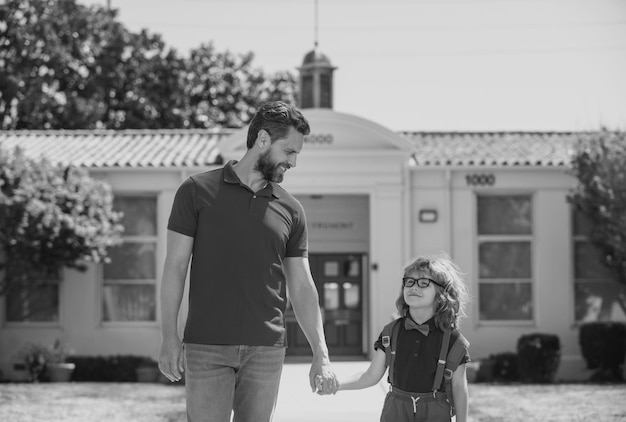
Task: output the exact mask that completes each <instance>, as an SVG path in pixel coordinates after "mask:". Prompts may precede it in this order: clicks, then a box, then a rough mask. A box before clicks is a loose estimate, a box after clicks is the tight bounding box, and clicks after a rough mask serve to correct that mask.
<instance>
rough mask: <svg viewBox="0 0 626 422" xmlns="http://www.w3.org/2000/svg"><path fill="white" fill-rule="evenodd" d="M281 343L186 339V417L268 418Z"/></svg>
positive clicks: (222, 420)
mask: <svg viewBox="0 0 626 422" xmlns="http://www.w3.org/2000/svg"><path fill="white" fill-rule="evenodd" d="M284 360H285V348H284V347H272V346H219V345H205V344H189V343H187V344H185V395H186V399H187V420H188V421H189V422H228V421H230V416H231V411H232V412H233V415H234V417H233V422H253V421H254V422H263V421H267V422H269V421H271V420H272V415H273V414H274V407H275V405H276V397H277V396H278V386H279V384H280V375H281V372H282V369H283V362H284Z"/></svg>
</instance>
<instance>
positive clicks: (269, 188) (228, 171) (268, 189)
mask: <svg viewBox="0 0 626 422" xmlns="http://www.w3.org/2000/svg"><path fill="white" fill-rule="evenodd" d="M235 164H237V161H236V160H231V161H229V162H228V163H226V165H225V166H224V182H226V183H232V184H235V185H240V186H243V187H245V188H246V189H248V190H250V188H249V187H248V186H247V185H246V184H245V183H243V182H242V181H241V179H239V176H237V173H235V169H234V168H233V166H234V165H235ZM275 185H276V184H275V183H274V182H269V183H268V184H267V185H265V187H264V188H263V189H261V190H260V191H258V192H255V193H256V195H258V196H268V197H269V196H273V197H274V198H276V199H278V198H279V195H278V189H276V186H275Z"/></svg>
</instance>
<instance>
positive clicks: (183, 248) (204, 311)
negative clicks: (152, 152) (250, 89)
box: [159, 102, 338, 422]
mask: <svg viewBox="0 0 626 422" xmlns="http://www.w3.org/2000/svg"><path fill="white" fill-rule="evenodd" d="M309 132H310V128H309V124H308V122H307V120H306V119H305V118H304V116H303V115H302V113H301V112H300V111H299V110H297V109H296V108H295V107H292V106H290V105H287V104H285V103H283V102H271V103H266V104H264V105H262V106H261V107H260V109H259V110H258V112H257V113H256V114H255V116H254V117H253V118H252V121H251V122H250V126H249V129H248V138H247V147H248V149H247V151H246V153H245V154H244V156H243V158H242V159H241V161H238V162H237V161H231V162H229V163H227V164H226V165H225V166H224V167H223V168H221V169H218V170H213V171H208V172H205V173H201V174H197V175H194V176H191V177H189V178H188V179H187V180H185V181H184V182H183V183H182V185H181V186H180V187H179V189H178V191H177V193H176V197H175V199H174V205H173V207H172V213H171V215H170V219H169V223H168V234H167V256H166V258H165V266H164V270H163V280H162V285H161V324H162V327H161V331H162V336H163V339H162V344H161V350H160V353H159V368H160V369H161V372H163V374H164V375H165V376H166V377H167V378H168V379H169V380H171V381H177V380H180V378H181V375H182V372H183V370H184V371H185V393H186V399H187V418H188V420H189V421H193V422H197V421H212V422H214V421H224V422H226V421H229V420H230V416H231V411H233V412H234V421H237V422H239V421H241V422H245V421H250V422H251V421H255V422H259V421H269V420H271V418H272V414H273V411H274V406H275V404H276V397H277V395H278V386H279V382H280V375H281V370H282V367H283V362H284V356H285V347H286V341H285V324H284V313H285V307H286V304H287V298H286V294H287V293H288V294H289V299H290V301H291V304H292V307H293V310H294V312H295V314H296V318H297V320H298V323H299V324H300V326H301V327H302V330H303V332H304V334H305V335H306V337H307V339H308V341H309V344H310V346H311V349H312V351H313V362H312V365H311V370H310V373H309V382H310V385H311V389H312V390H313V391H315V390H316V388H319V389H320V390H321V393H322V394H330V393H335V392H336V391H337V387H338V386H337V380H336V378H335V375H334V373H333V372H332V370H331V367H330V361H329V357H328V348H327V345H326V340H325V337H324V331H323V326H322V318H321V312H320V308H319V304H318V300H319V298H318V294H317V290H316V288H315V284H314V283H313V279H312V276H311V271H310V268H309V262H308V244H307V228H306V218H305V214H304V209H303V208H302V205H301V204H300V203H299V202H298V201H297V200H296V199H295V198H294V197H293V196H292V195H290V194H289V193H288V192H287V191H285V190H284V189H283V188H281V187H280V186H279V185H278V183H280V182H281V181H282V180H283V177H284V175H285V173H286V172H287V170H289V169H290V168H292V167H295V166H296V158H297V156H298V154H299V153H300V152H301V151H302V147H303V144H304V136H305V135H308V134H309ZM190 258H191V274H190V288H189V314H188V317H187V323H186V326H185V333H184V347H183V346H182V342H181V339H180V337H179V336H178V332H177V315H178V312H179V308H180V302H181V299H182V295H183V288H184V284H185V277H186V274H187V268H188V264H189V259H190ZM316 383H317V386H316Z"/></svg>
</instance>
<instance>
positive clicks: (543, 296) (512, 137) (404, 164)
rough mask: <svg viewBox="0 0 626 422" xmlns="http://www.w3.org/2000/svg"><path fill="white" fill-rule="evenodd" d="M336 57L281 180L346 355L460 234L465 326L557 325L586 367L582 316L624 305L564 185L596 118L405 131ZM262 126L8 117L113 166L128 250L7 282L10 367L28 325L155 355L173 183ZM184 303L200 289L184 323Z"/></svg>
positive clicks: (100, 166) (331, 333) (315, 73)
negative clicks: (569, 127)
mask: <svg viewBox="0 0 626 422" xmlns="http://www.w3.org/2000/svg"><path fill="white" fill-rule="evenodd" d="M334 69H335V68H334V67H333V66H332V65H331V63H330V60H328V58H327V57H326V56H324V55H323V54H321V53H319V52H318V51H316V50H314V51H312V52H310V53H309V54H307V55H306V56H305V58H304V62H303V64H302V66H301V67H300V79H301V104H300V106H301V107H302V108H303V112H304V114H305V116H306V117H307V118H308V119H309V121H310V124H311V128H312V133H311V135H310V136H308V137H307V138H306V142H305V147H304V150H303V152H302V154H301V155H300V156H299V158H298V165H297V167H296V168H295V169H292V170H291V171H289V172H288V173H287V175H286V176H285V181H284V182H283V183H282V185H283V186H284V187H285V188H286V189H287V190H288V191H290V192H291V193H293V194H294V195H295V196H296V197H297V198H298V199H299V200H300V201H301V202H302V204H303V206H304V208H305V210H306V212H307V219H308V221H307V224H308V229H309V248H310V262H311V268H312V272H313V275H314V278H315V282H316V284H317V287H318V291H319V293H320V302H321V303H320V305H321V307H322V308H323V315H324V328H325V332H326V337H327V341H328V345H329V348H330V353H331V358H341V359H349V358H354V359H363V358H367V357H369V356H370V354H371V353H372V344H373V342H374V340H375V339H376V338H377V337H378V334H379V333H380V330H381V329H382V327H383V326H384V325H385V324H386V323H387V322H388V321H390V319H391V318H392V315H393V313H394V311H395V307H394V302H395V299H396V297H397V296H398V294H399V292H400V285H401V282H400V279H401V277H402V270H403V268H404V265H405V264H407V263H408V262H409V261H410V260H411V259H412V258H413V257H414V256H416V255H419V254H435V253H439V252H446V253H448V254H449V255H450V256H451V257H452V258H453V259H454V260H455V261H456V262H457V263H458V264H459V266H460V267H461V269H462V270H463V271H464V272H465V274H466V277H467V280H468V282H469V284H470V288H471V293H472V302H471V305H470V307H469V316H468V318H466V319H464V320H463V322H462V326H461V329H462V331H463V333H464V334H465V336H466V337H467V338H468V340H469V341H470V343H471V348H470V350H471V355H472V357H473V359H474V360H478V359H480V358H484V357H487V356H488V355H490V354H493V353H499V352H506V351H515V349H516V343H517V340H518V338H519V337H520V336H521V335H523V334H529V333H550V334H556V335H558V336H559V339H560V341H561V353H562V359H561V364H560V368H559V372H558V375H557V378H559V379H565V380H580V379H586V378H588V377H589V375H590V372H589V371H588V370H587V369H586V367H585V362H584V360H583V359H582V356H581V351H580V346H579V344H578V328H579V325H580V324H581V323H582V322H585V321H597V320H607V321H608V320H619V321H625V320H626V315H625V314H624V312H623V308H622V307H621V306H620V303H619V293H620V292H623V291H624V289H623V288H622V287H620V285H618V284H617V283H616V282H614V281H612V280H611V279H610V276H609V275H607V273H606V272H605V271H603V269H602V268H601V267H600V266H599V264H598V263H597V254H596V253H595V252H594V250H593V248H592V247H591V246H590V244H589V243H588V242H587V241H586V237H585V232H586V231H585V224H584V222H583V221H581V220H580V219H579V218H577V217H576V215H575V214H574V213H573V212H572V210H571V207H570V206H569V205H568V203H567V201H566V197H567V194H568V192H569V190H570V189H571V188H572V187H573V186H574V185H575V183H576V180H575V178H574V177H573V176H571V175H570V174H569V173H568V166H569V160H570V157H571V154H572V152H573V150H574V148H575V147H576V142H577V140H578V139H579V138H580V137H584V136H588V134H587V133H571V132H567V133H565V132H514V133H513V132H471V133H469V132H468V133H463V132H453V133H444V132H428V133H425V132H402V133H396V132H393V131H390V130H388V129H386V128H385V127H383V126H381V125H379V124H377V123H376V122H374V121H370V120H366V119H363V118H360V117H358V116H354V115H351V114H346V113H340V112H336V111H334V110H333V109H332V82H333V78H332V76H333V71H334ZM246 131H247V128H243V129H241V130H219V131H208V130H141V131H133V130H126V131H11V132H1V133H0V143H2V145H3V146H4V147H8V148H13V147H14V146H18V145H19V146H20V147H22V148H23V149H24V150H25V151H26V152H27V154H28V155H30V156H32V157H40V156H45V157H48V158H49V159H50V160H53V161H58V162H62V163H67V164H70V163H71V164H73V165H77V166H81V167H84V168H86V169H87V170H88V171H89V173H90V175H91V176H92V177H94V178H98V179H100V180H104V181H106V182H107V183H109V184H110V185H111V186H112V188H113V190H114V193H115V198H116V199H115V201H116V206H117V208H118V209H119V210H122V211H123V212H124V213H125V217H124V226H125V233H124V236H123V240H124V242H123V244H122V245H121V246H120V247H117V248H114V249H113V250H112V251H111V258H112V263H110V264H103V265H90V266H89V267H88V270H87V271H86V272H78V271H74V270H70V269H65V270H63V271H62V272H61V274H59V277H58V279H56V280H49V282H48V283H47V284H46V285H45V286H43V287H42V288H41V289H40V290H39V291H38V294H37V295H34V296H31V297H30V298H29V299H27V300H20V298H19V297H17V296H18V295H17V294H15V295H14V296H8V297H3V298H0V368H5V370H6V368H7V367H8V366H10V363H11V362H12V359H13V356H14V354H15V352H16V351H17V350H18V349H19V348H20V347H21V346H22V345H23V344H24V343H26V342H41V343H44V344H52V343H53V342H54V341H55V340H56V339H59V340H61V341H62V342H63V344H65V345H66V346H67V347H69V348H71V349H73V351H74V353H76V354H78V355H113V354H134V355H144V356H152V357H156V355H157V353H158V348H159V344H160V339H161V336H160V330H159V301H158V297H159V281H160V278H161V274H162V267H163V261H164V258H165V243H166V226H167V219H168V217H169V212H170V209H171V206H172V200H173V198H174V194H175V192H176V189H177V188H178V186H179V185H180V183H181V182H182V181H183V180H184V179H185V178H187V177H188V176H189V175H192V174H195V173H198V172H202V171H206V170H211V169H215V168H219V167H221V166H222V165H223V163H225V162H227V161H228V160H231V159H235V160H236V159H239V158H240V157H241V156H242V155H243V153H244V151H245V148H246V146H245V139H246ZM244 241H245V240H244ZM35 309H40V311H38V312H33V310H35ZM185 315H186V299H184V300H183V307H182V311H181V315H180V327H181V329H182V327H183V325H184V320H185ZM285 322H286V325H287V330H288V341H289V349H288V356H302V355H307V354H309V353H310V352H309V348H308V345H307V342H306V339H305V338H304V335H303V334H302V332H301V331H300V329H299V328H298V326H297V323H296V322H295V318H294V316H293V312H292V311H290V310H288V311H287V314H286V320H285Z"/></svg>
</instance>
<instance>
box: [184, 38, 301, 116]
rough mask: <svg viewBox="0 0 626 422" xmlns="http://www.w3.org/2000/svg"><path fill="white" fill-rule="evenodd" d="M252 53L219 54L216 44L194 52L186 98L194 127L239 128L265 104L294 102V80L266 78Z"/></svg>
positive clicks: (284, 75) (285, 75)
mask: <svg viewBox="0 0 626 422" xmlns="http://www.w3.org/2000/svg"><path fill="white" fill-rule="evenodd" d="M253 60H254V54H253V53H246V54H234V53H231V52H229V51H226V52H218V51H216V49H215V47H214V45H213V43H208V44H203V45H201V46H200V47H199V48H197V49H194V50H192V51H191V56H190V58H189V60H187V63H186V77H185V80H186V86H185V89H186V96H187V97H188V98H189V102H190V109H191V115H190V122H189V124H190V125H191V126H192V127H197V128H210V127H227V128H238V127H241V126H243V125H245V124H246V123H248V121H250V119H251V118H252V116H253V115H254V113H255V112H256V107H258V105H259V104H260V103H262V102H264V101H275V100H282V101H285V102H291V103H295V100H296V96H295V92H296V89H295V86H296V82H295V78H294V77H293V75H291V74H290V73H288V72H278V73H276V74H274V75H270V76H267V75H265V74H264V73H263V71H262V70H261V69H258V68H254V67H253V66H252V62H253Z"/></svg>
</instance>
